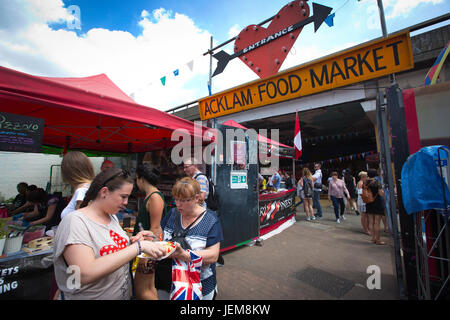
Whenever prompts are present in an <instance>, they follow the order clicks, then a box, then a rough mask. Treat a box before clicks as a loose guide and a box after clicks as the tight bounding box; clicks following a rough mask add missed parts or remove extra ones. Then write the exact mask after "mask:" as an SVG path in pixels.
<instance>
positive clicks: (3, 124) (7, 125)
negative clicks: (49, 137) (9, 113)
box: [0, 114, 39, 132]
mask: <svg viewBox="0 0 450 320" xmlns="http://www.w3.org/2000/svg"><path fill="white" fill-rule="evenodd" d="M7 120H8V119H6V117H5V116H4V115H2V114H0V129H4V130H14V131H28V132H36V131H38V130H39V124H37V123H20V122H11V121H7Z"/></svg>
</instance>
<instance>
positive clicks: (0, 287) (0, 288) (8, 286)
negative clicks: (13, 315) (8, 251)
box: [0, 266, 19, 294]
mask: <svg viewBox="0 0 450 320" xmlns="http://www.w3.org/2000/svg"><path fill="white" fill-rule="evenodd" d="M17 273H19V266H15V267H11V268H5V269H0V276H1V277H0V294H2V293H6V292H9V291H11V290H15V289H17V287H18V286H19V283H18V282H17V281H12V282H7V281H6V280H5V277H6V276H11V275H14V274H17Z"/></svg>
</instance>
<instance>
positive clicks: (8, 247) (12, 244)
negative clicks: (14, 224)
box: [4, 234, 23, 254]
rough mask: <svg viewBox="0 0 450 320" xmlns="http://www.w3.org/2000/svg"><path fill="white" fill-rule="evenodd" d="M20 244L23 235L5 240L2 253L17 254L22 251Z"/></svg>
mask: <svg viewBox="0 0 450 320" xmlns="http://www.w3.org/2000/svg"><path fill="white" fill-rule="evenodd" d="M22 242H23V234H22V235H20V236H18V237H14V238H7V239H6V243H5V248H4V252H5V253H6V254H11V253H16V252H19V251H20V250H21V249H22Z"/></svg>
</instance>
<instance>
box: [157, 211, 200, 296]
mask: <svg viewBox="0 0 450 320" xmlns="http://www.w3.org/2000/svg"><path fill="white" fill-rule="evenodd" d="M205 212H206V210H205V211H203V212H202V213H201V214H200V215H199V216H198V217H197V218H196V219H195V220H194V222H192V223H191V224H190V225H189V226H188V227H187V228H186V229H184V230H175V231H174V232H172V240H171V241H172V242H178V243H179V244H180V246H181V247H182V248H183V249H184V250H188V249H189V250H192V248H191V246H190V245H189V243H188V242H187V241H186V238H185V237H186V234H187V233H188V231H189V230H190V229H191V227H192V226H193V225H194V224H195V223H196V222H197V221H198V220H199V219H200V218H201V217H202V216H203V215H204V214H205ZM155 288H156V289H159V290H164V291H167V292H170V289H171V288H172V258H166V259H162V260H159V261H157V262H156V265H155Z"/></svg>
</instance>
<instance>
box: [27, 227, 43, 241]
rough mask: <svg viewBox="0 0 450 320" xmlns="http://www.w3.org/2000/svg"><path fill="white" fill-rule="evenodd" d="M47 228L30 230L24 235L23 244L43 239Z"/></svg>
mask: <svg viewBox="0 0 450 320" xmlns="http://www.w3.org/2000/svg"><path fill="white" fill-rule="evenodd" d="M44 232H45V226H36V227H31V228H30V229H28V230H27V231H26V232H25V234H24V235H23V243H24V244H26V243H28V242H30V241H31V240H34V239H37V238H41V237H42V236H43V235H44Z"/></svg>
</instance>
